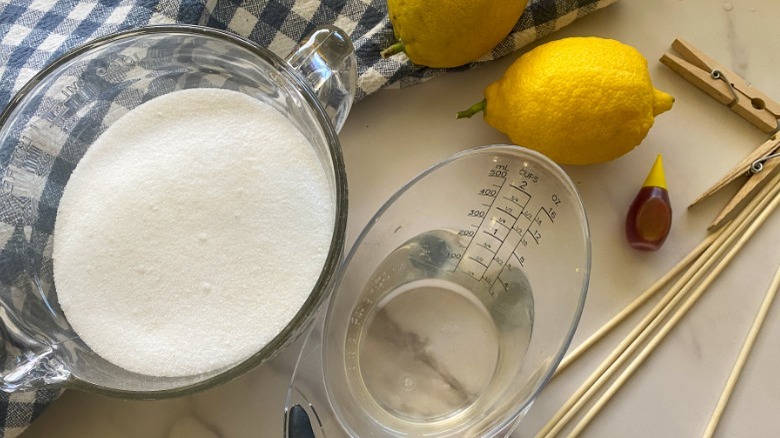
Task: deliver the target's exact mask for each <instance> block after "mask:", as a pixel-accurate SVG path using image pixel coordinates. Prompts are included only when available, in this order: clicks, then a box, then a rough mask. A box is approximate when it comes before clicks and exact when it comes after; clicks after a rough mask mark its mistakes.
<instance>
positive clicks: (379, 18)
mask: <svg viewBox="0 0 780 438" xmlns="http://www.w3.org/2000/svg"><path fill="white" fill-rule="evenodd" d="M614 1H616V0H530V1H529V3H528V6H527V7H526V11H525V13H524V14H523V16H522V17H521V18H520V20H519V22H518V23H517V25H516V26H515V28H514V30H513V31H512V33H511V34H510V35H509V36H508V37H507V38H506V39H505V40H504V41H503V42H502V43H501V44H499V46H498V47H496V49H495V50H494V51H493V52H492V53H490V54H488V55H487V56H485V57H484V58H483V59H480V60H479V61H477V62H475V63H473V64H471V65H469V66H464V67H461V68H459V70H460V69H466V68H470V67H472V66H474V65H477V64H480V63H484V62H488V61H490V60H492V59H496V58H499V57H501V56H504V55H506V54H508V53H511V52H513V51H515V50H517V49H519V48H520V47H523V46H525V45H526V44H528V43H530V42H532V41H533V40H535V39H537V38H540V37H543V36H546V35H548V34H550V33H551V32H553V31H555V30H557V29H560V28H561V27H563V26H566V25H567V24H569V23H571V22H573V21H574V20H575V19H577V18H579V17H581V16H583V15H586V14H588V13H590V12H593V11H595V10H598V9H600V8H602V7H604V6H607V5H609V4H611V3H613V2H614ZM170 23H190V24H202V25H207V26H211V27H215V28H220V29H227V30H230V31H232V32H234V33H236V34H239V35H241V36H244V37H246V38H249V39H250V40H252V41H254V42H256V43H257V44H259V45H262V46H264V47H267V48H269V49H270V50H272V51H273V52H275V53H277V54H278V55H280V56H282V57H284V56H286V55H287V54H288V53H289V52H290V51H292V50H293V48H294V46H295V45H296V44H297V43H298V42H299V41H300V40H301V39H302V38H303V37H304V36H306V35H307V34H309V33H310V32H311V31H312V30H313V29H314V28H315V27H317V26H319V25H322V24H334V25H336V26H338V27H340V28H342V29H344V30H345V31H347V33H349V34H350V36H351V38H352V40H353V44H354V46H355V50H356V54H357V58H358V94H357V99H358V100H359V99H361V98H363V97H365V96H367V95H369V94H371V93H373V92H375V91H377V90H379V89H381V88H383V87H386V86H389V85H396V86H402V87H403V86H407V85H411V84H415V83H418V82H420V81H422V80H425V79H427V78H430V77H433V76H435V75H437V74H439V73H441V72H443V70H438V69H430V68H426V67H420V66H415V65H413V64H411V63H410V62H409V60H408V59H407V58H406V57H405V55H403V54H398V55H395V56H392V57H390V58H388V59H382V58H381V57H380V56H379V52H380V51H381V50H382V49H384V48H386V47H387V46H389V45H390V44H391V43H392V42H393V39H394V38H393V31H392V27H391V25H390V22H389V20H388V18H387V6H386V0H101V1H96V0H0V110H2V109H3V108H5V106H6V105H7V104H8V102H9V101H10V99H11V98H12V97H13V96H14V94H15V93H16V92H17V91H18V90H19V89H20V88H21V87H22V86H23V85H24V84H25V83H26V82H27V81H28V80H29V79H30V78H32V77H33V76H34V75H35V74H36V73H37V72H38V71H39V70H40V69H42V68H43V67H44V66H45V65H47V64H48V63H50V62H52V61H53V60H54V59H56V58H57V57H59V56H61V55H62V54H63V53H65V52H66V51H68V50H70V49H72V48H74V47H77V46H79V45H81V44H83V43H85V42H87V41H89V40H92V39H95V38H97V37H100V36H104V35H107V34H110V33H113V32H116V31H120V30H124V29H129V28H135V27H139V26H144V25H149V24H170ZM6 170H7V163H2V162H0V179H2V177H3V176H4V175H5V172H6ZM6 237H7V236H6ZM0 257H2V254H0ZM3 263H4V261H3V260H2V259H0V265H2V264H3ZM6 292H7V291H0V294H5V293H6ZM2 329H3V327H0V333H2V332H3V330H2ZM12 356H13V354H12V347H11V346H10V345H6V344H4V343H3V342H0V366H2V364H4V363H6V361H7V360H12ZM60 393H61V391H60V390H59V389H43V390H38V391H30V392H22V393H14V394H10V395H9V394H5V393H2V394H0V437H15V436H17V435H19V434H20V433H21V432H22V431H24V429H25V428H26V427H27V426H28V425H29V424H30V422H32V421H33V420H34V419H35V418H36V417H37V416H38V415H39V414H40V413H41V412H42V411H43V410H44V409H45V407H46V406H48V405H49V404H50V403H51V402H52V401H54V400H55V399H56V398H57V397H58V396H59V394H60Z"/></svg>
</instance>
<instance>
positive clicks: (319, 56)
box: [286, 25, 357, 132]
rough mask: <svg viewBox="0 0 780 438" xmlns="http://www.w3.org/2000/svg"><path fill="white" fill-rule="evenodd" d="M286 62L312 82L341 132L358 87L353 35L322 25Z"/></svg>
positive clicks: (310, 84)
mask: <svg viewBox="0 0 780 438" xmlns="http://www.w3.org/2000/svg"><path fill="white" fill-rule="evenodd" d="M286 61H287V62H288V63H289V64H290V66H292V68H294V69H295V70H297V71H298V73H299V74H300V75H301V76H302V77H303V79H304V80H305V81H306V82H307V83H308V84H309V86H310V87H311V89H312V90H313V91H314V94H316V95H317V97H318V98H319V100H320V103H322V106H323V108H324V109H325V112H326V113H327V114H328V117H330V120H331V123H333V127H334V128H335V130H336V132H339V131H340V130H341V127H342V126H343V125H344V121H345V120H346V118H347V115H348V114H349V110H350V108H351V107H352V101H353V100H354V98H355V89H356V86H357V59H356V58H355V49H354V48H353V47H352V41H350V39H349V36H348V35H347V34H346V32H344V31H343V30H341V29H339V28H338V27H335V26H330V25H327V26H321V27H318V28H317V29H315V30H314V32H312V33H311V34H310V35H309V36H308V37H306V38H304V40H303V41H302V42H301V44H300V45H299V46H298V47H297V48H296V50H294V51H293V52H292V53H291V54H290V55H288V56H287V59H286Z"/></svg>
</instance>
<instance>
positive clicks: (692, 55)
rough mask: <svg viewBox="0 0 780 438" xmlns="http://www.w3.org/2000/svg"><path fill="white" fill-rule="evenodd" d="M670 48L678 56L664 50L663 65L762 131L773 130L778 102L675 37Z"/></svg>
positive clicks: (776, 117)
mask: <svg viewBox="0 0 780 438" xmlns="http://www.w3.org/2000/svg"><path fill="white" fill-rule="evenodd" d="M672 48H673V49H675V50H676V51H677V52H678V53H679V54H680V57H678V56H675V55H673V54H671V53H668V52H667V53H664V54H663V56H661V62H662V63H663V64H664V65H666V66H667V67H669V68H671V69H672V70H674V71H675V72H677V73H678V74H679V75H680V76H682V77H684V78H685V79H686V80H688V81H689V82H691V83H692V84H693V85H695V86H697V87H698V88H700V89H701V90H703V91H705V92H706V93H707V94H709V95H710V96H712V97H713V98H715V100H717V101H718V102H720V103H722V104H724V105H727V106H728V107H729V108H731V110H732V111H734V112H735V113H737V114H739V115H740V116H742V117H743V118H745V119H746V120H747V121H749V122H750V123H752V124H754V125H755V126H757V127H758V128H759V129H761V130H762V131H764V132H774V131H777V129H778V122H777V119H778V118H780V104H778V103H777V102H775V101H774V100H772V99H770V98H769V97H768V96H767V95H766V94H764V93H762V92H761V91H759V90H757V89H755V88H753V87H752V86H751V85H750V84H749V83H748V82H747V81H745V79H743V78H741V77H740V76H739V75H737V74H736V73H734V72H733V71H731V70H729V69H727V68H726V67H724V66H722V65H720V64H718V62H716V61H715V60H713V59H712V58H710V57H708V56H707V55H705V54H704V53H702V52H701V51H699V50H698V49H696V48H695V47H693V45H691V44H690V43H688V42H686V41H683V40H681V39H679V38H678V39H676V40H674V41H673V42H672Z"/></svg>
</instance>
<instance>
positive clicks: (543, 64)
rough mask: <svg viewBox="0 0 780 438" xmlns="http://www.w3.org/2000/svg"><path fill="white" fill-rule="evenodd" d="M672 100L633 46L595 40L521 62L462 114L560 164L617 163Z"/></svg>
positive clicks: (553, 46) (548, 47)
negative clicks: (480, 115)
mask: <svg viewBox="0 0 780 438" xmlns="http://www.w3.org/2000/svg"><path fill="white" fill-rule="evenodd" d="M673 102H674V98H673V97H672V96H670V95H668V94H666V93H664V92H663V91H659V90H657V89H655V88H654V87H653V84H652V82H651V81H650V73H649V72H648V70H647V60H645V58H644V57H643V56H642V54H641V53H639V51H637V50H636V49H635V48H633V47H631V46H628V45H626V44H623V43H621V42H619V41H615V40H611V39H604V38H597V37H572V38H564V39H561V40H557V41H553V42H549V43H546V44H543V45H541V46H538V47H536V48H535V49H533V50H531V51H529V52H528V53H526V54H524V55H523V56H521V57H520V58H518V59H517V60H516V61H515V62H514V63H513V64H512V65H511V66H510V67H509V68H508V69H507V71H506V73H505V74H504V76H503V77H502V78H501V79H500V80H498V81H496V82H495V83H493V84H491V85H489V86H488V87H487V89H485V99H484V100H483V101H482V102H480V103H478V104H476V105H474V106H472V107H471V108H469V109H468V110H466V111H461V112H460V113H458V117H459V118H460V117H470V116H471V115H473V114H476V113H477V112H479V111H483V110H484V117H485V121H486V122H487V123H488V124H490V125H491V126H493V127H494V128H496V129H498V130H500V131H501V132H503V133H505V134H507V135H508V136H509V138H510V139H511V140H512V141H513V142H514V143H516V144H518V145H521V146H525V147H528V148H531V149H535V150H537V151H539V152H541V153H543V154H545V155H547V156H548V157H550V158H551V159H552V160H554V161H556V162H558V163H560V164H592V163H601V162H605V161H610V160H613V159H615V158H617V157H620V156H621V155H623V154H625V153H627V152H628V151H630V150H632V149H633V148H634V147H636V146H637V145H639V144H640V143H641V142H642V140H643V139H644V138H645V136H646V135H647V133H648V131H649V130H650V127H652V126H653V121H654V118H655V116H657V115H658V114H660V113H662V112H664V111H667V110H669V109H671V107H672V103H673Z"/></svg>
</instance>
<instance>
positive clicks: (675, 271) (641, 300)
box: [553, 228, 724, 378]
mask: <svg viewBox="0 0 780 438" xmlns="http://www.w3.org/2000/svg"><path fill="white" fill-rule="evenodd" d="M723 230H724V229H723V228H719V229H718V230H716V231H715V232H713V233H710V234H709V235H708V236H707V237H706V238H705V239H704V240H703V241H702V242H701V243H700V244H699V245H697V246H696V248H694V249H693V250H691V252H689V253H688V255H687V256H685V258H683V259H682V260H680V261H679V262H678V263H677V264H676V265H674V266H673V267H672V269H670V270H669V272H667V273H666V274H664V275H663V276H662V277H661V278H659V279H658V280H656V281H655V283H653V284H652V285H650V287H648V288H647V289H645V291H644V292H642V293H641V294H640V295H639V296H637V297H636V298H634V300H633V301H632V302H631V303H630V304H629V305H628V306H626V307H624V308H623V309H622V310H621V311H620V312H618V313H617V314H616V315H615V316H613V317H612V319H610V320H609V321H608V322H607V323H606V324H604V325H603V326H601V327H600V328H599V329H598V330H596V331H595V332H594V333H593V334H592V335H590V336H589V337H588V338H587V339H586V340H584V341H583V342H582V343H581V344H580V345H578V346H577V348H575V349H574V350H572V351H571V352H570V353H569V354H567V355H566V357H564V358H563V360H562V361H561V363H560V364H559V365H558V368H557V369H556V370H555V374H553V378H554V377H555V376H557V375H558V374H560V373H561V372H563V370H565V369H566V368H567V367H568V366H569V365H571V364H572V363H574V361H576V360H577V359H579V358H580V356H582V355H583V354H585V352H586V351H588V349H590V348H591V347H592V346H593V345H595V344H596V343H598V342H599V341H600V340H601V339H602V338H603V337H604V336H606V335H607V334H609V332H611V331H612V330H613V329H614V328H615V327H617V326H618V325H620V324H621V323H622V322H623V321H624V320H625V319H626V318H628V317H629V316H631V315H632V314H633V313H634V312H635V311H636V310H637V309H639V308H640V307H642V306H643V305H644V304H645V303H646V302H647V301H648V300H649V299H650V298H652V297H654V296H655V295H656V294H657V293H658V292H659V291H660V290H662V289H663V287H664V286H666V284H667V283H669V282H670V281H671V280H672V279H673V278H675V277H677V276H678V275H680V273H681V272H682V271H683V270H684V269H685V268H687V267H688V266H690V264H691V263H693V262H694V261H695V260H696V258H697V257H699V256H700V255H701V253H702V252H704V250H706V249H707V248H708V247H709V246H710V245H711V244H712V242H714V241H715V239H716V238H717V237H718V236H719V235H720V234H721V233H722V232H723Z"/></svg>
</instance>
